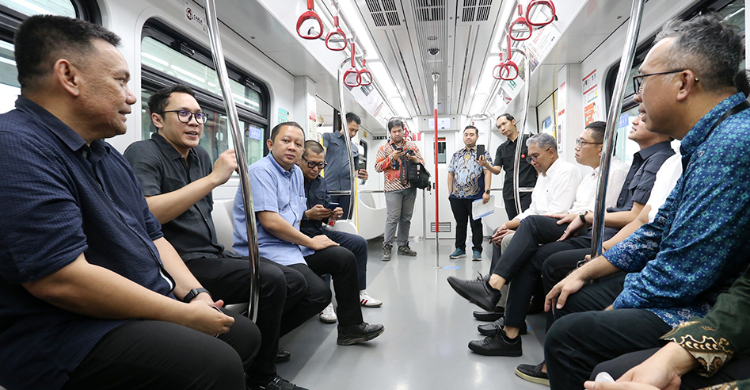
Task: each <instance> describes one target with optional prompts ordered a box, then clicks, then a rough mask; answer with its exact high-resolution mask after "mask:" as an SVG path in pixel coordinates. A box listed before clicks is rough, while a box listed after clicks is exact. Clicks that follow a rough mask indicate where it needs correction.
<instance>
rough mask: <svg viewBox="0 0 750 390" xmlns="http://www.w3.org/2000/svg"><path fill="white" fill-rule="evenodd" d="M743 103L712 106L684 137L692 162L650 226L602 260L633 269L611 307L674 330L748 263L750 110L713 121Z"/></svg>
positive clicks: (735, 99) (706, 306)
mask: <svg viewBox="0 0 750 390" xmlns="http://www.w3.org/2000/svg"><path fill="white" fill-rule="evenodd" d="M744 99H745V96H744V95H743V94H742V93H738V94H736V95H733V96H731V97H729V98H727V99H725V100H724V101H722V102H721V103H719V104H717V105H716V106H715V107H714V108H713V109H711V111H709V112H708V113H707V114H706V115H704V116H703V118H701V119H700V120H699V121H698V123H696V124H695V126H693V128H692V129H690V131H689V132H688V133H687V135H686V136H685V138H684V139H683V140H682V145H681V147H680V151H681V154H682V155H683V159H688V160H689V161H690V164H689V165H688V166H687V169H686V170H685V172H684V173H683V176H682V177H681V178H680V179H679V180H678V181H677V184H676V185H675V188H674V190H672V192H671V194H670V195H669V197H668V198H667V201H666V202H665V203H664V205H663V206H662V207H661V208H660V209H659V212H658V213H657V214H656V217H655V218H654V221H653V222H651V223H649V224H646V225H643V226H642V227H641V228H640V229H638V230H636V231H635V232H634V233H633V234H631V235H630V237H628V238H627V239H625V240H624V241H622V242H620V243H618V244H617V245H615V246H613V247H612V248H611V249H610V250H608V251H607V252H605V253H604V256H605V257H606V258H607V259H608V260H609V261H610V262H611V263H612V264H613V265H615V266H616V267H617V268H620V269H622V270H625V271H628V272H631V273H630V274H629V275H628V276H627V277H626V279H625V285H624V289H623V291H622V293H620V296H619V297H618V298H617V300H615V303H614V307H615V308H617V309H619V308H641V309H648V310H650V311H652V312H653V313H655V314H656V315H658V316H659V317H660V318H661V319H662V320H664V322H666V323H667V324H669V325H671V326H676V325H678V324H680V323H682V322H684V321H687V320H688V319H690V318H691V317H693V316H694V315H697V316H704V315H706V313H707V312H708V311H709V310H710V308H711V306H712V305H713V303H714V302H715V301H716V297H717V295H718V294H719V292H720V291H721V290H722V289H724V288H725V287H726V286H727V285H728V284H729V283H731V282H732V281H733V280H734V279H735V278H737V277H738V276H739V275H740V273H741V271H742V270H743V269H744V268H745V267H746V266H747V263H748V256H747V254H748V253H750V154H749V153H747V151H748V150H750V110H744V111H742V112H740V113H738V114H735V115H733V116H731V117H729V118H727V119H726V120H725V121H724V122H722V123H721V124H720V125H719V126H717V127H716V129H715V130H714V132H713V133H712V134H711V135H710V136H709V135H708V131H709V129H710V128H711V126H712V125H713V124H714V122H716V121H717V119H718V118H719V117H720V116H721V115H722V114H724V113H725V112H727V111H728V110H729V109H731V108H732V107H734V106H736V105H737V104H739V103H740V102H742V101H743V100H744Z"/></svg>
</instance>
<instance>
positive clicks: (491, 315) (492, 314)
mask: <svg viewBox="0 0 750 390" xmlns="http://www.w3.org/2000/svg"><path fill="white" fill-rule="evenodd" d="M504 315H505V309H504V308H502V307H500V306H495V310H492V311H486V310H482V311H475V312H474V318H476V319H477V320H479V321H497V320H499V319H501V318H503V316H504Z"/></svg>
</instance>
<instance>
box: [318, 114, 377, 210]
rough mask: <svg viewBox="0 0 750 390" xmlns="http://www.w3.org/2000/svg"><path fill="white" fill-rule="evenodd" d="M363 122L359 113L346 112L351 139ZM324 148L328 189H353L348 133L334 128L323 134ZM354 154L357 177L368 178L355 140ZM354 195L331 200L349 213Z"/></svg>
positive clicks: (337, 196)
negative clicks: (350, 174) (347, 148)
mask: <svg viewBox="0 0 750 390" xmlns="http://www.w3.org/2000/svg"><path fill="white" fill-rule="evenodd" d="M361 123H362V120H361V119H359V116H357V114H355V113H353V112H350V113H347V114H346V129H347V131H349V138H350V139H354V137H356V136H357V133H358V132H359V125H360V124H361ZM323 148H324V150H325V158H326V164H327V168H326V170H325V178H326V184H328V189H330V190H333V191H349V190H351V188H352V187H351V186H352V182H351V177H349V153H348V151H347V150H346V133H344V130H343V129H341V130H339V131H336V130H334V131H333V133H325V134H323ZM352 155H353V156H354V166H355V167H357V168H359V169H358V170H357V177H358V178H360V179H362V180H367V178H368V177H369V175H368V174H367V169H364V168H361V167H359V149H358V148H357V144H355V143H354V142H352ZM353 197H354V194H352V195H333V196H331V202H335V203H338V204H340V205H341V209H342V210H344V213H349V204H350V202H351V199H352V198H353ZM351 217H352V216H351V214H347V215H346V218H345V219H349V218H351Z"/></svg>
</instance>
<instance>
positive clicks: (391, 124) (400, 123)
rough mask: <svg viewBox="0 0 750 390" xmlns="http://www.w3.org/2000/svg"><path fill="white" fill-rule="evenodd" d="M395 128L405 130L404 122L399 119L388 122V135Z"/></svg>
mask: <svg viewBox="0 0 750 390" xmlns="http://www.w3.org/2000/svg"><path fill="white" fill-rule="evenodd" d="M394 127H401V128H402V129H403V128H404V122H403V121H401V119H398V118H393V119H391V120H389V121H388V133H390V132H391V129H392V128H394Z"/></svg>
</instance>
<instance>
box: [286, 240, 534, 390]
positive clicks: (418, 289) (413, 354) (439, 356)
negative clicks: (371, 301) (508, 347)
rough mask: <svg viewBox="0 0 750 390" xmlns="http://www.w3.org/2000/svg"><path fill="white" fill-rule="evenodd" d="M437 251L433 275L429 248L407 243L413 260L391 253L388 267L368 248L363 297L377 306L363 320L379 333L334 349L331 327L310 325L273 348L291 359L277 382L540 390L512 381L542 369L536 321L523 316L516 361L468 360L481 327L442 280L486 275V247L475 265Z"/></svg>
mask: <svg viewBox="0 0 750 390" xmlns="http://www.w3.org/2000/svg"><path fill="white" fill-rule="evenodd" d="M440 244H441V245H440V255H439V259H440V261H439V266H440V267H441V268H437V269H436V268H435V267H436V258H437V257H438V256H436V252H437V250H436V248H435V241H434V240H427V241H424V242H414V243H411V248H412V249H414V250H416V251H417V252H418V253H419V255H418V256H417V257H416V258H415V257H406V256H401V257H399V256H398V255H396V250H395V249H396V248H394V255H393V260H391V261H390V262H382V261H380V254H381V245H382V241H381V240H373V241H371V242H370V248H369V250H370V252H369V254H370V259H369V262H368V275H367V276H368V287H367V290H368V291H369V293H370V295H372V296H373V297H375V298H377V299H380V300H382V301H383V302H384V303H383V306H382V307H381V308H363V313H364V316H365V321H367V322H370V323H380V324H384V325H385V333H383V335H381V336H380V337H378V338H377V339H375V340H373V341H371V342H369V343H367V344H363V345H354V346H347V347H342V346H337V345H336V325H326V324H323V323H321V322H320V321H319V320H318V319H317V318H313V319H311V320H310V321H308V322H307V323H305V324H304V325H302V326H301V327H300V328H298V329H296V330H295V331H294V332H292V333H290V334H288V335H287V336H285V337H284V338H283V339H282V340H281V347H282V348H284V349H287V350H289V351H291V352H292V354H293V356H292V360H291V361H290V362H288V363H283V364H279V365H278V371H279V374H280V375H281V376H282V377H284V378H286V379H288V380H290V381H293V382H295V383H297V384H298V385H300V386H303V387H307V388H309V389H311V390H322V389H326V390H336V389H347V390H351V389H357V390H369V389H373V390H376V389H377V390H381V389H396V390H422V389H424V390H427V389H430V390H434V389H483V390H486V389H490V388H509V389H521V390H523V389H532V390H540V389H544V388H545V387H543V386H541V385H536V384H533V383H529V382H526V381H524V380H521V379H520V378H518V377H516V376H515V374H514V368H515V367H516V365H518V364H520V363H534V364H536V363H539V362H541V361H542V358H543V350H542V347H541V344H540V339H541V338H543V334H542V333H543V331H544V317H543V315H534V316H529V318H528V320H527V323H528V324H529V325H530V331H529V334H528V335H527V336H523V339H522V340H523V348H524V354H523V356H522V357H518V358H510V357H487V356H480V355H476V354H474V353H472V352H471V351H470V350H469V349H468V348H467V344H468V342H469V341H470V340H473V339H479V338H481V336H480V335H479V334H478V333H477V331H476V326H477V325H479V324H482V322H479V321H476V320H474V318H473V317H472V315H471V313H472V311H473V310H478V308H477V307H476V306H474V305H472V304H470V303H469V302H468V301H466V300H464V299H463V298H461V297H460V296H458V295H457V294H456V293H455V292H454V291H453V290H452V289H451V288H450V286H449V285H448V283H447V282H446V280H445V279H446V278H447V277H448V276H452V275H453V276H457V277H459V278H466V279H468V278H474V277H476V276H477V271H482V272H486V271H487V269H488V268H489V263H490V258H489V255H490V251H489V247H487V248H486V250H485V253H484V259H483V260H482V262H481V263H480V262H472V261H471V259H470V258H466V259H459V260H450V259H449V258H448V255H449V254H450V253H451V252H452V251H453V245H452V240H440ZM487 246H489V244H487ZM445 267H458V269H451V268H445Z"/></svg>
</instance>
